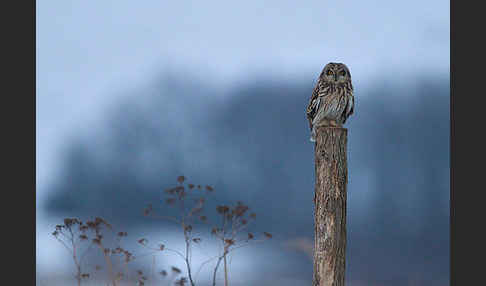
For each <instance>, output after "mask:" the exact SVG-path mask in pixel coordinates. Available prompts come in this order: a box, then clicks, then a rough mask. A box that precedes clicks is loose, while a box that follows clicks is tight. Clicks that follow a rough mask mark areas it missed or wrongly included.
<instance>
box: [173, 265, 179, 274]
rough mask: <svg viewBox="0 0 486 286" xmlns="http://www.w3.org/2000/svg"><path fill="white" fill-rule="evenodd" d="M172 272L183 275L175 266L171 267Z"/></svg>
mask: <svg viewBox="0 0 486 286" xmlns="http://www.w3.org/2000/svg"><path fill="white" fill-rule="evenodd" d="M171 269H172V271H174V272H175V273H181V270H180V269H179V268H177V267H175V266H172V267H171Z"/></svg>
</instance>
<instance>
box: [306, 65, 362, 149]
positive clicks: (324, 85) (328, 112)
mask: <svg viewBox="0 0 486 286" xmlns="http://www.w3.org/2000/svg"><path fill="white" fill-rule="evenodd" d="M353 112H354V96H353V85H352V83H351V74H350V72H349V69H348V68H347V67H346V65H345V64H342V63H328V64H327V65H326V66H325V67H324V69H323V70H322V72H321V74H320V76H319V79H318V81H317V84H316V86H315V88H314V90H313V91H312V97H311V99H310V102H309V105H308V106H307V110H306V113H307V119H308V120H309V126H310V129H311V134H312V135H311V141H313V142H315V127H317V126H331V127H342V125H343V124H344V123H345V122H346V120H347V119H348V117H349V116H350V115H351V114H353Z"/></svg>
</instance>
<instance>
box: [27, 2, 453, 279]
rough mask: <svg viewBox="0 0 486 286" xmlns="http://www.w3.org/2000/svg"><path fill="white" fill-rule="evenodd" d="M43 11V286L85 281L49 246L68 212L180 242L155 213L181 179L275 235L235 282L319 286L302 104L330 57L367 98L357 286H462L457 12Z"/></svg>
mask: <svg viewBox="0 0 486 286" xmlns="http://www.w3.org/2000/svg"><path fill="white" fill-rule="evenodd" d="M36 17H37V23H36V24H37V26H36V34H37V35H36V45H37V47H36V49H37V52H36V96H37V99H36V102H37V105H36V136H37V137H36V145H37V148H36V186H37V189H36V199H37V200H36V207H37V208H36V215H37V221H36V224H37V227H36V248H37V251H36V261H37V284H38V285H55V283H56V282H55V281H64V282H59V283H60V284H59V285H65V283H67V282H65V280H63V279H66V277H69V275H70V273H71V272H72V271H73V270H74V267H73V266H72V261H70V258H69V256H68V253H67V252H66V251H65V249H63V248H62V246H61V245H60V244H59V243H58V242H57V241H56V240H55V239H54V238H53V237H52V236H51V233H52V231H53V230H54V227H55V225H56V224H59V223H61V222H62V218H64V217H81V218H83V219H88V218H93V217H94V216H101V217H103V218H106V219H107V220H108V221H109V222H111V223H112V224H113V225H114V226H116V227H117V228H119V229H120V230H124V231H127V232H128V233H129V237H128V238H127V240H131V241H134V242H136V240H137V239H139V238H141V237H142V236H147V238H149V239H150V238H153V240H159V239H163V240H165V241H167V245H169V244H170V245H173V248H177V247H181V246H182V245H180V242H179V239H178V237H179V235H180V233H179V232H177V230H174V229H173V228H172V227H171V225H170V224H163V223H160V222H157V223H155V222H154V221H152V220H150V219H147V218H146V217H143V215H142V210H143V208H144V207H145V206H146V205H147V204H148V203H152V204H154V205H156V204H158V203H159V202H161V199H163V198H164V196H163V193H162V190H163V189H165V188H168V187H171V186H174V185H175V183H176V178H177V176H179V175H182V174H183V175H185V176H186V177H188V179H189V180H190V181H191V182H194V183H196V184H203V185H206V184H209V185H211V186H213V187H214V189H215V193H214V196H215V198H216V200H217V201H219V202H227V203H229V202H235V201H237V200H242V201H244V202H245V203H247V204H248V205H249V206H250V207H251V209H252V210H253V211H255V212H256V213H257V221H256V224H255V226H254V227H253V230H254V231H255V232H262V231H268V232H270V233H272V234H273V236H274V238H273V239H272V240H270V241H267V242H265V243H263V244H258V245H255V246H254V247H248V248H245V249H244V250H242V251H241V252H235V255H234V258H233V260H232V265H231V268H230V282H231V284H232V285H309V284H310V283H311V281H312V260H311V259H310V258H309V257H308V256H307V255H306V253H305V251H303V250H302V249H303V246H305V245H307V246H308V244H309V243H312V241H313V202H312V199H313V196H314V189H313V187H314V161H313V160H314V151H313V144H312V143H311V142H309V135H310V134H309V130H308V123H307V120H306V117H305V107H306V106H307V103H308V100H309V98H310V96H311V92H312V89H313V88H314V85H315V82H316V79H317V77H318V75H319V73H320V72H321V70H322V68H323V67H324V65H325V64H327V63H328V62H330V61H334V62H343V63H345V64H346V65H347V66H348V67H349V69H350V71H351V75H352V79H353V85H354V89H355V100H356V108H355V114H353V115H352V116H351V118H350V119H349V120H348V121H347V123H346V128H348V130H349V133H348V171H349V182H348V206H347V207H348V209H347V232H348V237H347V251H346V259H347V264H346V281H347V282H346V283H347V284H348V285H352V286H354V285H447V284H448V281H449V86H450V82H449V51H450V50H449V2H445V1H429V2H427V3H422V2H419V1H408V2H406V3H405V2H404V3H389V2H386V1H366V2H358V1H346V2H328V1H308V2H305V3H299V5H297V4H296V3H294V2H291V1H265V2H264V3H263V2H259V1H246V2H244V3H243V2H241V3H237V2H227V1H204V2H201V1H199V2H197V1H178V2H175V1H143V2H137V3H136V2H133V1H102V2H99V1H98V2H97V1H83V2H81V1H39V2H38V3H37V11H36ZM211 211H212V210H210V209H208V213H211ZM162 212H163V209H162ZM208 243H209V245H208V246H207V247H208V249H210V248H211V247H213V245H211V244H210V242H209V241H208ZM129 246H130V247H131V248H132V249H134V252H137V250H138V249H139V248H136V247H137V245H136V243H134V244H133V245H129ZM157 259H159V260H158V261H160V267H165V268H167V265H171V264H174V265H178V266H180V267H182V264H180V263H179V261H176V260H173V259H172V258H170V257H169V258H167V257H164V255H162V254H161V255H159V257H158V258H157ZM202 260H204V259H203V257H202V255H201V257H199V256H197V255H196V257H195V262H196V263H197V262H200V261H202ZM149 262H150V261H149ZM137 263H138V262H137ZM158 266H159V265H158ZM204 279H205V276H204V273H203V274H201V279H200V280H201V281H202V284H201V285H204V283H206V282H207V281H205V280H204ZM63 283H64V284H63ZM56 285H57V284H56Z"/></svg>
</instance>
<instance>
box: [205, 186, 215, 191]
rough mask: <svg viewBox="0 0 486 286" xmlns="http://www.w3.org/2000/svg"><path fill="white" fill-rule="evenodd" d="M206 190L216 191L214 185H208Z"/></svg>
mask: <svg viewBox="0 0 486 286" xmlns="http://www.w3.org/2000/svg"><path fill="white" fill-rule="evenodd" d="M206 190H207V191H208V192H212V191H214V189H213V187H211V186H206Z"/></svg>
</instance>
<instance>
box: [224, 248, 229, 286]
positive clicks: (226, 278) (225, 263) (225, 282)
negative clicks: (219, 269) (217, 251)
mask: <svg viewBox="0 0 486 286" xmlns="http://www.w3.org/2000/svg"><path fill="white" fill-rule="evenodd" d="M227 254H228V250H227V247H226V246H225V251H224V255H223V257H224V258H223V260H224V286H228V263H227V261H226V255H227Z"/></svg>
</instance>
